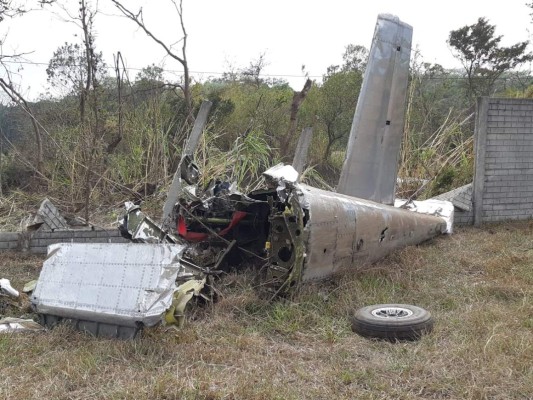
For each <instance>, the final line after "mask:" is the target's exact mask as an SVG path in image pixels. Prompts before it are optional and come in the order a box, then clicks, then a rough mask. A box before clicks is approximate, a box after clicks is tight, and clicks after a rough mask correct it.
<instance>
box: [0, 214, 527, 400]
mask: <svg viewBox="0 0 533 400" xmlns="http://www.w3.org/2000/svg"><path fill="white" fill-rule="evenodd" d="M42 260H43V257H37V256H30V255H23V254H17V253H0V278H9V279H10V280H11V282H12V284H13V286H14V287H16V288H19V289H20V288H22V286H23V285H24V283H26V282H27V281H29V280H31V279H35V278H37V276H38V274H39V270H40V266H41V263H42ZM252 278H253V274H252V273H250V272H248V273H244V274H238V275H237V274H235V275H230V276H227V277H225V278H224V279H223V281H222V282H220V284H219V288H220V290H221V291H222V293H223V294H224V296H223V298H222V299H221V300H220V301H219V302H218V303H217V304H215V305H213V306H210V307H203V308H200V307H197V306H194V305H193V306H192V307H191V308H190V309H189V313H188V316H189V317H188V321H187V324H186V326H185V328H183V329H182V330H180V331H176V330H173V329H164V328H155V329H151V330H146V331H145V332H144V333H143V335H142V336H141V337H140V338H138V339H136V340H133V341H118V340H110V339H100V338H93V337H91V336H89V335H86V334H82V333H79V332H75V331H73V330H71V329H70V328H69V327H66V326H60V327H58V328H56V329H54V330H51V331H43V332H37V333H18V334H0V377H1V385H0V397H1V398H6V399H27V398H28V399H30V398H50V399H52V398H53V399H100V398H101V399H126V398H136V399H305V398H308V399H332V398H335V399H337V398H338V399H355V398H357V399H532V398H533V302H532V295H533V223H515V224H501V225H494V226H487V227H485V228H483V229H475V228H462V229H458V230H457V232H456V233H455V234H454V235H452V236H449V237H441V238H438V239H436V240H433V241H431V242H429V243H426V244H423V245H421V246H417V247H411V248H407V249H405V250H402V251H399V252H396V253H395V254H393V255H391V256H390V257H388V258H386V259H385V260H383V261H381V262H380V263H378V264H376V265H374V266H372V267H369V268H365V269H364V270H358V271H356V272H354V273H352V274H346V275H344V276H342V277H338V278H337V279H334V280H330V281H327V282H321V283H317V284H313V285H308V286H307V287H305V288H302V289H301V290H300V291H299V293H297V294H295V295H294V296H293V297H292V298H291V299H287V300H283V301H282V300H279V301H275V302H272V303H269V302H267V301H265V300H262V299H260V298H259V297H258V296H257V295H256V293H255V291H254V288H253V287H252V284H253V283H252V282H253V279H252ZM375 303H409V304H416V305H419V306H421V307H424V308H426V309H427V310H429V311H430V312H431V313H432V315H433V316H434V318H435V321H436V324H435V329H434V331H433V333H432V334H430V335H427V336H424V337H423V338H422V339H421V340H420V341H418V342H403V343H389V342H382V341H374V340H368V339H365V338H362V337H360V336H358V335H356V334H354V333H353V332H351V330H350V324H349V317H350V315H351V314H352V313H353V311H354V310H356V309H357V308H359V307H362V306H364V305H368V304H375ZM2 312H3V315H11V316H21V315H22V314H24V313H25V312H24V311H21V310H19V309H18V308H16V307H12V306H10V307H4V309H3V310H1V309H0V314H1V313H2Z"/></svg>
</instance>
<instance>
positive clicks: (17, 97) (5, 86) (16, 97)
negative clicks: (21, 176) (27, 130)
mask: <svg viewBox="0 0 533 400" xmlns="http://www.w3.org/2000/svg"><path fill="white" fill-rule="evenodd" d="M0 64H1V60H0ZM2 66H4V65H3V64H2ZM4 75H5V76H4V77H0V89H2V91H3V92H4V93H5V94H7V96H8V97H9V99H10V100H11V101H12V102H13V103H14V104H17V105H19V106H20V107H21V108H22V109H23V110H24V111H25V112H26V114H28V116H29V117H30V120H31V124H32V127H33V132H34V134H35V143H36V147H37V154H36V156H37V165H36V172H37V173H38V174H39V175H42V174H43V141H42V135H41V130H40V129H39V123H38V122H37V119H36V118H35V114H34V113H33V110H32V109H31V107H30V105H29V104H28V102H27V101H26V99H25V97H24V96H23V95H22V94H21V93H20V92H19V91H18V90H17V88H16V87H15V84H14V83H13V81H12V79H11V74H10V73H9V70H8V69H6V68H4Z"/></svg>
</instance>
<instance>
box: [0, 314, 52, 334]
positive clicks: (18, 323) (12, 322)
mask: <svg viewBox="0 0 533 400" xmlns="http://www.w3.org/2000/svg"><path fill="white" fill-rule="evenodd" d="M42 330H44V327H43V326H42V325H39V324H38V323H37V322H35V321H34V320H32V319H22V318H11V317H7V318H2V319H0V333H6V332H8V333H9V332H27V331H42Z"/></svg>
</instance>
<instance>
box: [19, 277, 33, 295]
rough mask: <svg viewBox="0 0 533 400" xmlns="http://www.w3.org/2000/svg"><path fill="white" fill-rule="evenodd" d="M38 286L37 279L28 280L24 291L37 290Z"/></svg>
mask: <svg viewBox="0 0 533 400" xmlns="http://www.w3.org/2000/svg"><path fill="white" fill-rule="evenodd" d="M36 286H37V279H34V280H31V281H29V282H26V284H25V285H24V287H23V288H22V291H23V292H24V293H30V292H33V291H34V290H35V287H36Z"/></svg>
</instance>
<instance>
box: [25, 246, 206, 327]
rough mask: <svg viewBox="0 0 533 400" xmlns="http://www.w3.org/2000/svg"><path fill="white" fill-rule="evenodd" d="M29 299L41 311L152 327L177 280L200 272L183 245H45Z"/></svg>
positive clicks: (165, 304) (163, 309)
mask: <svg viewBox="0 0 533 400" xmlns="http://www.w3.org/2000/svg"><path fill="white" fill-rule="evenodd" d="M48 250H49V251H48V258H47V259H46V261H45V262H44V265H43V269H42V271H41V274H40V277H39V281H38V282H37V287H36V288H35V291H34V293H33V295H32V303H33V305H34V307H35V310H36V312H37V313H39V314H46V315H54V316H58V317H62V318H70V319H75V320H82V321H83V320H87V321H96V322H101V323H106V324H112V325H117V326H123V327H132V328H135V327H138V326H139V324H143V325H145V326H152V325H155V324H157V323H158V322H160V321H161V319H162V316H163V315H164V314H165V312H166V310H167V309H168V308H169V307H170V306H171V304H172V301H173V295H174V292H175V291H176V279H177V278H178V277H180V278H182V279H194V278H195V277H196V276H197V275H198V271H196V270H194V269H192V268H190V267H189V266H187V265H184V264H182V263H181V262H180V257H181V254H182V253H183V251H184V250H185V246H183V245H170V244H147V243H145V244H136V243H128V244H123V243H98V244H97V243H94V244H90V243H61V244H54V245H51V246H49V249H48Z"/></svg>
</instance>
